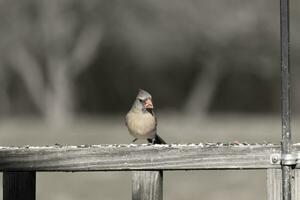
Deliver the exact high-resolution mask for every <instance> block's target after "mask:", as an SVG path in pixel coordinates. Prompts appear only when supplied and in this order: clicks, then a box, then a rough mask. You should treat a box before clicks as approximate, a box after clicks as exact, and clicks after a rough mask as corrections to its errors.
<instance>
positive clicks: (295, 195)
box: [292, 169, 300, 200]
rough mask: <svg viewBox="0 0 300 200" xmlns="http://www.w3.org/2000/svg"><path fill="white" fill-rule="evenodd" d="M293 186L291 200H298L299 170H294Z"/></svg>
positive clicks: (299, 192)
mask: <svg viewBox="0 0 300 200" xmlns="http://www.w3.org/2000/svg"><path fill="white" fill-rule="evenodd" d="M294 172H295V174H294V184H293V185H292V186H293V188H292V190H293V191H292V192H293V193H292V199H293V200H300V169H295V170H294Z"/></svg>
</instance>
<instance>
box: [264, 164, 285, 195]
mask: <svg viewBox="0 0 300 200" xmlns="http://www.w3.org/2000/svg"><path fill="white" fill-rule="evenodd" d="M281 183H282V173H281V169H267V199H268V200H281V199H282V187H281Z"/></svg>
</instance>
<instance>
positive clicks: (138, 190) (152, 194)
mask: <svg viewBox="0 0 300 200" xmlns="http://www.w3.org/2000/svg"><path fill="white" fill-rule="evenodd" d="M162 199H163V172H162V171H134V172H132V200H162Z"/></svg>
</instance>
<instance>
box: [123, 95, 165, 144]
mask: <svg viewBox="0 0 300 200" xmlns="http://www.w3.org/2000/svg"><path fill="white" fill-rule="evenodd" d="M126 126H127V128H128V130H129V133H130V134H131V135H132V136H133V137H134V138H135V139H134V140H133V142H135V141H136V140H137V139H147V140H148V142H151V143H152V144H166V142H165V141H164V140H163V139H162V138H161V137H159V136H158V135H157V133H156V127H157V119H156V117H155V114H154V111H153V103H152V96H151V95H150V94H149V93H148V92H146V91H145V90H142V89H140V90H139V93H138V95H137V97H136V99H135V101H134V102H133V105H132V107H131V109H130V110H129V112H128V113H127V115H126Z"/></svg>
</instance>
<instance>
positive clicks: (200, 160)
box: [0, 143, 299, 171]
mask: <svg viewBox="0 0 300 200" xmlns="http://www.w3.org/2000/svg"><path fill="white" fill-rule="evenodd" d="M294 148H295V149H296V150H298V149H299V145H295V146H294ZM273 153H280V145H274V144H253V145H250V144H228V143H207V144H172V145H171V144H170V145H148V144H145V145H133V144H129V145H91V146H90V145H81V146H60V145H55V146H46V147H30V146H26V147H0V171H114V170H120V171H122V170H197V169H266V168H280V165H279V164H275V165H274V164H271V162H270V156H271V154H273Z"/></svg>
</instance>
